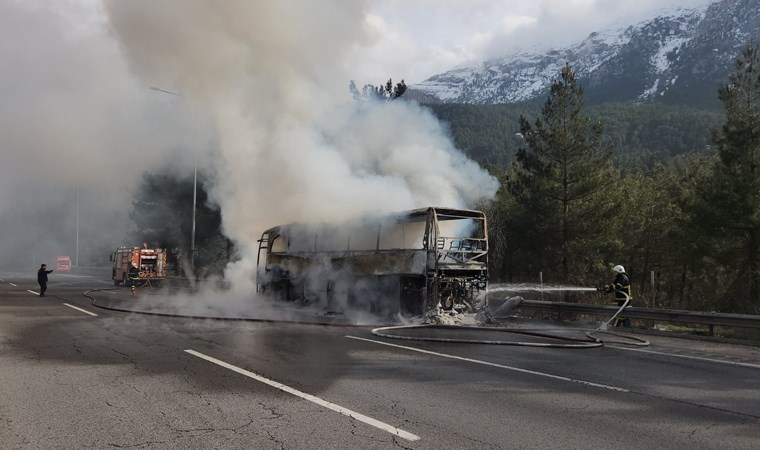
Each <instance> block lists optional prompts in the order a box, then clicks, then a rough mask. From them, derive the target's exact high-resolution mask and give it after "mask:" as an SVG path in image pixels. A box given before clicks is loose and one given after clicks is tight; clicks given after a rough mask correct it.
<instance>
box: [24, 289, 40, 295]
mask: <svg viewBox="0 0 760 450" xmlns="http://www.w3.org/2000/svg"><path fill="white" fill-rule="evenodd" d="M26 292H31V293H32V294H34V295H40V293H39V292H34V291H30V290H29V289H27V290H26Z"/></svg>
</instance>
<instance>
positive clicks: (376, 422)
mask: <svg viewBox="0 0 760 450" xmlns="http://www.w3.org/2000/svg"><path fill="white" fill-rule="evenodd" d="M185 351H186V352H187V353H190V354H191V355H193V356H197V357H198V358H202V359H205V360H206V361H209V362H212V363H214V364H217V365H219V366H222V367H224V368H225V369H230V370H232V371H234V372H237V373H239V374H241V375H245V376H247V377H248V378H253V379H254V380H256V381H259V382H261V383H264V384H267V385H269V386H272V387H273V388H276V389H279V390H281V391H283V392H287V393H288V394H292V395H295V396H296V397H300V398H302V399H304V400H308V401H310V402H312V403H316V404H317V405H319V406H322V407H324V408H327V409H330V410H333V411H335V412H338V413H340V414H343V415H344V416H348V417H351V418H352V419H356V420H358V421H360V422H364V423H366V424H367V425H371V426H373V427H375V428H379V429H381V430H383V431H387V432H388V433H391V434H395V435H396V436H399V437H402V438H404V439H406V440H407V441H417V440H419V439H420V437H419V436H417V435H415V434H412V433H409V432H408V431H404V430H402V429H400V428H396V427H394V426H392V425H388V424H387V423H384V422H380V421H379V420H375V419H373V418H371V417H367V416H365V415H364V414H359V413H357V412H355V411H352V410H350V409H348V408H344V407H342V406H339V405H336V404H335V403H330V402H328V401H325V400H322V399H321V398H319V397H315V396H313V395H310V394H307V393H305V392H301V391H298V390H296V389H293V388H291V387H289V386H285V385H284V384H282V383H278V382H276V381H273V380H270V379H268V378H264V377H262V376H261V375H256V374H255V373H253V372H249V371H247V370H245V369H241V368H240V367H237V366H233V365H232V364H229V363H226V362H224V361H221V360H218V359H216V358H212V357H211V356H207V355H204V354H203V353H200V352H196V351H195V350H185Z"/></svg>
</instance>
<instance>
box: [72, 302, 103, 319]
mask: <svg viewBox="0 0 760 450" xmlns="http://www.w3.org/2000/svg"><path fill="white" fill-rule="evenodd" d="M64 305H65V306H68V307H69V308H74V309H76V310H77V311H81V312H83V313H85V314H89V315H91V316H97V314H95V313H93V312H90V311H87V310H86V309H82V308H79V307H77V306H74V305H69V304H68V303H64Z"/></svg>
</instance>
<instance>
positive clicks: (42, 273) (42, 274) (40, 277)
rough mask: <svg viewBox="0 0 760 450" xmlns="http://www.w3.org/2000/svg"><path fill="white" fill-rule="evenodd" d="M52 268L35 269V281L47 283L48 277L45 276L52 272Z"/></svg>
mask: <svg viewBox="0 0 760 450" xmlns="http://www.w3.org/2000/svg"><path fill="white" fill-rule="evenodd" d="M52 272H53V271H52V270H44V269H40V270H38V271H37V282H38V283H47V281H48V279H47V276H48V274H49V273H52Z"/></svg>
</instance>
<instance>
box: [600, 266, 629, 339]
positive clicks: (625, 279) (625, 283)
mask: <svg viewBox="0 0 760 450" xmlns="http://www.w3.org/2000/svg"><path fill="white" fill-rule="evenodd" d="M612 271H613V272H615V279H614V280H613V281H612V284H605V285H604V291H605V292H609V293H612V292H614V293H615V299H616V300H617V304H618V306H623V305H624V304H625V302H626V300H627V301H628V304H629V305H630V304H631V301H632V300H633V296H631V277H630V276H628V274H627V273H625V268H624V267H623V266H621V265H620V264H618V265H616V266H615V267H613V268H612ZM630 325H631V321H630V319H628V318H620V317H616V318H615V326H616V327H620V326H623V327H628V326H630Z"/></svg>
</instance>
